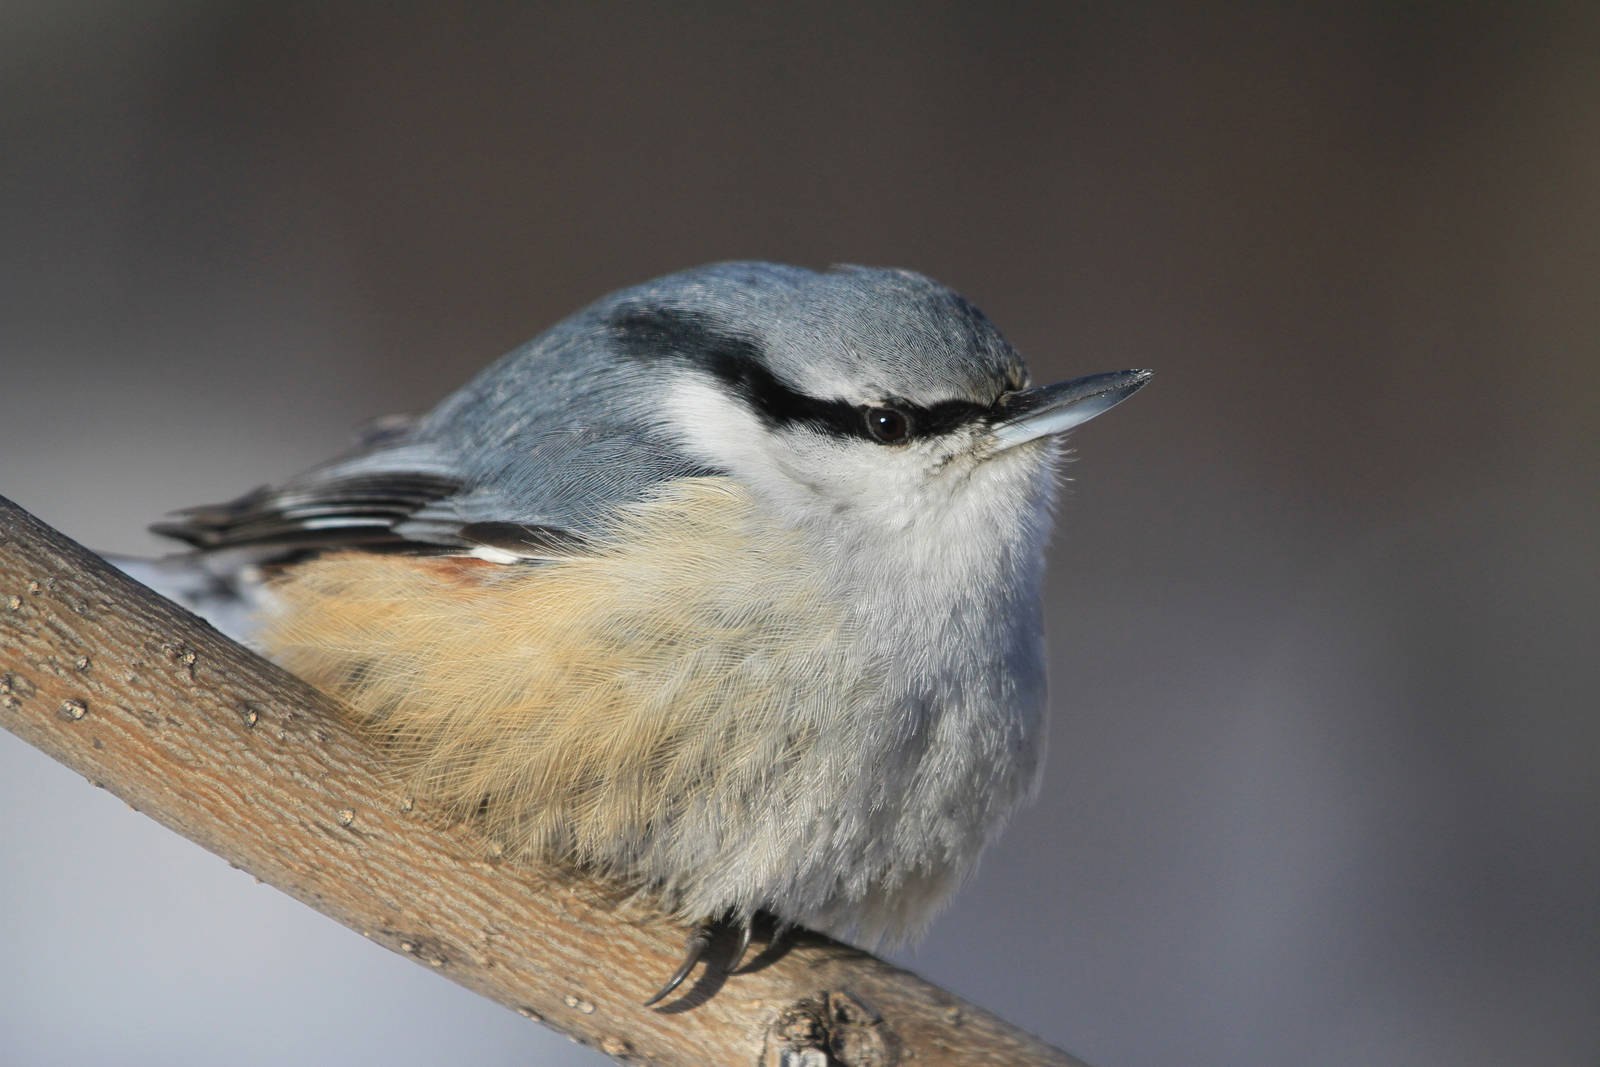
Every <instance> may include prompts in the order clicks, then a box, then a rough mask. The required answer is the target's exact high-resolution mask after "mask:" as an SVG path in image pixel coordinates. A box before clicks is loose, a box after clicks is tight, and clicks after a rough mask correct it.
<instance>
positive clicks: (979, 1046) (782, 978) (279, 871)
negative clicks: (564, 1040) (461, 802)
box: [0, 497, 1083, 1067]
mask: <svg viewBox="0 0 1600 1067" xmlns="http://www.w3.org/2000/svg"><path fill="white" fill-rule="evenodd" d="M0 726H4V727H5V728H6V729H8V730H10V731H11V732H13V733H15V734H16V735H17V736H19V737H21V738H22V739H23V740H25V741H27V742H28V743H29V744H32V745H34V746H36V747H37V748H39V749H41V750H43V751H44V752H46V753H48V754H49V755H51V756H53V757H54V758H55V759H57V760H59V761H61V762H62V763H65V764H66V765H67V766H69V767H71V768H72V769H73V770H75V771H77V772H79V773H80V774H83V775H85V776H86V777H87V778H88V779H89V780H90V781H92V782H94V783H95V784H96V785H101V786H104V787H105V788H106V789H108V790H110V791H111V792H112V793H114V794H116V795H117V796H118V797H121V798H122V799H123V800H125V801H127V802H128V803H129V804H130V805H132V806H133V807H134V808H136V809H138V810H139V811H142V812H144V813H145V814H147V815H149V816H150V817H152V818H154V819H155V820H156V821H158V822H160V823H161V824H162V825H164V826H167V827H168V828H170V829H172V830H175V831H177V832H178V833H180V834H182V835H183V836H185V837H187V838H189V839H190V840H192V841H194V842H196V843H198V844H200V845H202V846H204V847H205V848H207V849H209V850H210V851H212V852H214V853H216V854H217V855H219V856H221V857H222V858H223V859H225V860H227V861H228V862H229V863H231V864H233V865H234V866H236V867H239V868H242V869H243V870H245V871H248V872H249V873H251V874H253V875H255V876H256V877H257V878H260V879H261V880H262V881H264V882H267V883H269V884H271V885H273V886H276V887H277V888H279V889H281V890H283V891H284V892H286V893H288V894H289V895H290V896H292V897H294V898H295V899H297V900H299V901H301V902H302V903H305V904H308V905H310V906H311V907H313V908H315V909H316V910H318V911H320V912H322V913H323V914H324V915H328V916H330V917H332V918H334V919H337V920H338V921H339V922H341V923H343V924H345V925H346V926H348V927H350V928H351V929H353V930H357V931H359V932H361V933H362V934H364V935H365V936H367V937H369V938H371V939H372V940H374V941H376V942H378V943H379V944H381V945H384V946H386V947H387V948H389V949H391V950H393V951H395V952H398V953H400V954H402V955H404V956H408V957H410V958H411V959H413V960H415V961H416V962H417V963H419V964H421V965H423V966H426V967H431V968H433V969H434V970H437V971H439V972H440V973H441V974H443V975H444V976H445V977H447V978H450V979H451V980H452V981H455V982H459V983H460V984H462V985H464V986H466V987H467V988H469V989H472V990H474V991H476V992H478V993H481V994H483V995H484V996H486V997H490V998H491V999H493V1000H496V1001H498V1002H499V1003H501V1004H504V1005H506V1006H507V1007H510V1008H514V1009H516V1010H517V1011H519V1012H521V1013H522V1014H523V1015H525V1016H528V1017H530V1018H533V1019H538V1020H540V1021H542V1022H544V1023H545V1024H546V1025H547V1026H551V1027H553V1028H555V1029H556V1030H559V1031H561V1032H563V1033H565V1034H567V1035H569V1036H571V1037H574V1038H577V1039H578V1040H580V1041H583V1042H585V1043H587V1044H589V1045H592V1046H594V1047H596V1048H599V1049H601V1050H602V1051H604V1052H606V1053H608V1054H610V1055H611V1056H613V1057H615V1058H617V1059H620V1060H624V1061H631V1062H641V1061H642V1062H648V1063H659V1064H705V1063H719V1064H751V1065H758V1064H759V1065H778V1064H785V1065H787V1064H794V1065H801V1064H804V1065H811V1064H829V1063H831V1064H841V1065H865V1064H872V1065H885V1064H892V1063H899V1062H906V1061H913V1062H916V1063H918V1064H930V1065H931V1064H955V1063H961V1064H1056V1065H1063V1067H1072V1065H1076V1067H1083V1065H1082V1064H1081V1063H1080V1062H1079V1061H1077V1060H1074V1059H1072V1058H1071V1057H1069V1056H1067V1055H1066V1054H1064V1053H1062V1052H1060V1051H1058V1050H1056V1049H1053V1048H1051V1047H1049V1046H1047V1045H1045V1044H1044V1043H1043V1042H1040V1041H1039V1040H1037V1039H1036V1038H1034V1037H1032V1036H1030V1035H1029V1034H1026V1033H1024V1032H1022V1031H1021V1030H1018V1029H1017V1028H1015V1027H1013V1026H1011V1025H1010V1024H1008V1023H1006V1022H1004V1021H1002V1020H1001V1019H999V1018H997V1017H995V1016H994V1015H991V1014H989V1013H988V1012H985V1011H983V1010H982V1009H980V1008H976V1007H973V1006H972V1005H970V1004H967V1003H965V1002H964V1001H962V1000H960V999H959V998H957V997H955V996H953V995H952V994H950V993H947V992H945V991H944V990H941V989H939V988H938V987H936V986H933V985H930V984H929V983H927V982H925V981H923V980H922V979H920V978H918V977H916V976H915V975H913V974H911V973H909V972H907V971H903V970H900V969H898V968H896V967H893V966H890V965H889V964H887V963H884V962H883V961H881V960H879V959H876V958H875V957H873V956H871V955H868V954H867V953H864V952H861V951H858V950H856V949H853V948H850V947H848V946H846V945H842V944H839V943H837V942H834V941H830V940H828V939H826V938H823V937H820V936H816V935H812V934H806V933H801V934H799V935H797V936H795V937H794V938H793V940H792V942H786V943H788V944H790V946H791V947H790V948H789V950H788V951H787V952H785V953H783V954H782V955H779V956H778V958H776V959H772V960H770V961H764V962H767V965H766V966H763V967H760V968H759V969H757V970H754V971H752V972H750V973H741V974H739V975H737V976H735V977H733V978H731V979H728V980H727V982H726V984H725V985H724V984H723V983H721V982H719V981H718V980H716V979H714V978H713V979H706V978H702V979H701V982H700V984H699V985H698V986H696V987H695V988H694V989H692V990H690V991H689V992H688V993H687V994H684V995H681V996H680V997H679V998H678V999H676V1000H672V1001H669V1002H668V1003H667V1005H666V1006H665V1010H649V1009H646V1008H643V1007H641V1006H640V1005H641V1002H642V1001H643V1000H644V999H645V998H646V997H647V996H649V994H650V993H651V992H652V991H653V990H654V988H655V987H656V986H657V985H659V983H660V981H661V979H662V978H663V976H665V975H666V974H668V973H670V972H671V970H672V969H673V967H675V966H676V964H677V962H678V960H679V957H680V956H681V953H682V943H683V936H684V931H682V930H681V929H678V928H677V927H675V926H673V925H672V924H670V923H668V922H666V921H665V920H663V919H661V918H660V917H659V916H653V915H650V914H647V913H645V912H644V911H643V909H642V908H640V907H639V906H637V905H630V904H627V903H625V902H624V901H623V900H622V899H621V896H620V894H619V893H618V892H617V891H616V890H614V889H612V888H610V887H608V886H606V885H605V884H603V883H600V882H597V881H594V880H592V879H588V878H585V877H583V876H581V875H578V874H574V873H572V872H570V871H564V870H554V869H551V868H547V867H534V866H529V865H525V864H511V863H503V862H501V860H500V858H499V855H498V852H497V850H496V848H495V847H494V846H493V845H492V844H491V843H490V842H489V841H488V840H487V839H486V838H485V837H484V836H483V835H482V834H481V833H480V832H479V831H478V830H477V828H476V827H475V826H474V825H473V824H471V823H455V824H447V823H446V822H444V821H443V820H441V819H440V818H438V817H436V816H432V815H429V814H427V813H426V812H425V811H424V810H423V808H421V807H416V808H415V809H414V806H413V804H412V803H411V802H410V801H409V800H408V799H407V798H405V797H403V796H402V795H401V794H400V792H399V790H398V789H397V788H396V786H395V785H394V784H393V782H392V781H390V780H389V779H388V777H387V776H386V774H385V772H384V770H383V767H382V763H381V761H380V759H379V758H378V757H377V755H376V753H375V752H374V751H373V750H372V748H371V747H370V746H369V745H367V744H366V742H364V741H363V740H362V739H361V738H360V737H359V736H358V735H357V734H356V733H355V732H354V731H353V730H352V729H351V728H350V726H349V725H348V724H347V723H346V722H345V720H344V719H343V718H342V717H341V716H340V714H339V711H338V708H337V705H336V704H335V703H334V702H333V701H331V700H330V699H329V698H328V697H326V696H324V695H322V694H321V693H318V692H317V691H316V690H314V689H312V688H311V687H310V686H308V685H306V684H305V683H303V682H301V681H299V680H298V679H296V678H294V677H292V676H291V675H289V674H287V673H285V672H284V671H282V670H280V669H279V668H277V667H275V666H273V665H272V664H270V663H268V662H266V661H265V660H262V659H260V658H259V657H257V656H255V655H253V654H252V653H250V652H249V651H247V650H246V649H244V648H242V647H241V646H239V645H237V644H234V643H233V642H232V641H229V640H228V639H227V638H225V637H223V636H222V635H221V634H219V633H217V632H216V631H215V630H213V629H212V628H211V627H210V626H208V625H206V624H205V623H204V622H202V621H201V620H200V619H198V618H196V617H195V616H193V615H191V614H189V613H188V612H186V611H184V610H183V609H182V608H179V607H177V606H176V605H174V604H172V603H170V602H168V601H166V600H164V599H162V598H161V597H159V596H157V595H155V594H154V593H152V592H151V591H149V590H148V589H146V588H144V587H143V586H141V585H139V584H138V583H137V582H134V581H133V580H132V579H130V578H128V577H126V576H125V575H123V574H122V573H121V572H119V571H117V570H115V569H114V568H112V567H111V566H110V565H109V564H107V563H105V562H104V561H103V560H101V559H100V558H99V557H97V556H95V555H94V554H92V553H90V552H88V551H87V550H85V549H84V548H82V547H81V546H79V545H77V544H74V543H73V542H72V541H69V540H68V539H66V538H65V537H63V536H61V535H60V534H59V533H57V532H55V531H54V530H51V529H50V528H49V527H47V526H45V525H44V524H42V523H40V522H39V521H38V520H37V519H35V518H33V517H32V516H31V515H29V514H28V513H27V512H25V511H23V510H22V509H21V508H18V507H17V506H16V505H14V504H12V503H11V502H10V501H8V500H5V499H4V498H3V497H0ZM718 986H721V988H717V987H718ZM823 1053H825V1054H826V1055H822V1054H823Z"/></svg>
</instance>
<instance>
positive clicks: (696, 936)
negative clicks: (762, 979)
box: [644, 915, 752, 1008]
mask: <svg viewBox="0 0 1600 1067" xmlns="http://www.w3.org/2000/svg"><path fill="white" fill-rule="evenodd" d="M751 926H752V922H751V920H749V919H737V918H734V917H733V916H731V915H727V916H723V917H722V918H720V919H705V920H702V921H701V922H700V923H699V924H698V925H697V926H696V927H695V928H694V929H693V930H691V931H690V932H689V939H688V940H687V941H685V942H684V946H683V962H682V963H680V964H679V965H678V969H677V970H676V971H674V972H673V973H672V977H671V978H668V979H667V984H666V985H664V986H662V987H661V988H660V989H658V990H657V991H656V995H655V996H653V997H651V998H650V999H649V1000H647V1001H645V1002H644V1006H645V1007H647V1008H649V1007H653V1006H654V1005H656V1004H659V1003H661V1001H663V1000H665V999H666V998H667V997H669V996H671V995H672V992H673V990H675V989H677V988H678V987H679V986H680V985H682V984H683V980H684V979H685V978H688V977H689V972H691V971H693V970H694V965H695V964H697V963H699V962H700V961H701V960H702V959H703V958H705V955H706V950H707V949H709V948H710V947H711V943H712V941H713V940H715V939H716V936H717V933H718V932H719V931H723V930H728V929H732V930H733V931H734V933H735V934H736V935H737V937H738V940H737V941H736V942H735V943H734V949H733V952H732V953H731V954H730V955H729V957H728V961H727V963H726V964H725V965H721V966H720V969H721V971H722V974H723V976H724V977H726V976H728V975H732V974H737V973H738V972H739V967H740V965H741V964H743V963H744V955H745V952H746V951H748V950H749V948H750V928H751ZM706 966H708V967H710V966H719V965H717V964H716V963H715V962H714V961H707V964H706Z"/></svg>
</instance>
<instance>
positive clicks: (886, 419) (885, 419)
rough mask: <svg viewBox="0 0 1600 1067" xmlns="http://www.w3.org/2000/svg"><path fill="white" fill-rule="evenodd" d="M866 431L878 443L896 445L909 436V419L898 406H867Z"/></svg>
mask: <svg viewBox="0 0 1600 1067" xmlns="http://www.w3.org/2000/svg"><path fill="white" fill-rule="evenodd" d="M867 433H869V434H871V435H872V439H873V440H874V441H877V442H878V443H879V444H884V445H897V444H899V443H900V442H901V441H904V440H905V439H906V438H908V437H910V436H911V419H910V417H909V416H907V415H906V413H905V412H903V411H901V410H900V409H899V408H868V409H867Z"/></svg>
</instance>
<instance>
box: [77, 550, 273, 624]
mask: <svg viewBox="0 0 1600 1067" xmlns="http://www.w3.org/2000/svg"><path fill="white" fill-rule="evenodd" d="M105 559H106V562H108V563H110V564H111V565H112V566H113V567H116V568H117V569H118V570H120V571H122V573H124V574H126V575H127V576H128V577H130V578H132V579H133V580H134V581H136V582H139V583H141V584H143V585H147V586H149V587H150V588H151V589H153V590H155V591H156V592H157V593H160V594H161V595H162V596H164V597H166V598H167V599H168V600H171V601H175V602H176V603H178V604H181V605H183V606H184V607H186V608H188V609H189V610H190V611H192V612H194V613H195V614H196V615H199V616H200V617H201V618H203V619H205V620H206V621H207V622H209V623H210V624H211V625H212V626H215V627H216V628H217V629H218V630H221V631H222V632H223V633H224V634H226V635H227V636H229V637H231V638H233V639H234V640H235V641H238V642H240V643H241V644H246V645H251V646H253V645H254V637H255V631H256V629H257V626H258V619H259V616H260V613H261V610H262V608H263V607H264V606H265V600H266V591H265V589H264V588H263V585H262V582H261V579H260V577H259V575H258V574H257V573H256V569H255V568H254V567H250V566H244V567H240V566H239V565H238V563H237V561H233V563H232V565H231V566H224V565H223V561H221V560H219V559H217V558H214V557H213V556H210V555H205V556H202V555H198V554H191V555H175V556H162V557H161V558H159V559H142V558H139V557H135V556H110V555H108V556H106V557H105Z"/></svg>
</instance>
